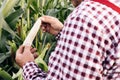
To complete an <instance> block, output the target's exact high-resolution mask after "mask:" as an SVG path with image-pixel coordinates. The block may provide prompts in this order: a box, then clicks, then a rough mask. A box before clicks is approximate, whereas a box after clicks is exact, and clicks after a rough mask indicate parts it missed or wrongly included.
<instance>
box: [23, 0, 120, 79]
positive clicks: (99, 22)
mask: <svg viewBox="0 0 120 80" xmlns="http://www.w3.org/2000/svg"><path fill="white" fill-rule="evenodd" d="M110 1H111V2H113V3H114V4H115V5H119V6H120V0H110ZM48 67H49V70H48V73H44V72H43V71H42V70H41V69H40V68H38V66H37V65H36V64H35V63H34V62H29V63H27V64H25V65H24V67H23V76H24V79H25V80H120V14H118V13H117V12H116V11H114V10H112V9H111V8H110V7H107V6H105V5H103V4H100V3H98V2H94V1H91V0H84V1H83V2H82V3H81V4H80V5H79V6H78V7H76V8H75V9H74V11H73V12H72V13H71V14H70V15H69V16H68V18H67V19H66V21H65V23H64V28H63V30H62V31H61V36H60V39H59V40H58V42H57V47H56V48H55V51H54V52H52V53H51V56H50V58H49V65H48Z"/></svg>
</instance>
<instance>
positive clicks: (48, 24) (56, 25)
mask: <svg viewBox="0 0 120 80" xmlns="http://www.w3.org/2000/svg"><path fill="white" fill-rule="evenodd" d="M41 20H42V25H41V28H42V30H43V31H44V32H49V33H51V34H53V35H57V34H58V33H59V32H60V30H62V28H63V24H62V23H61V22H60V21H59V20H58V19H57V18H55V17H51V16H42V17H41Z"/></svg>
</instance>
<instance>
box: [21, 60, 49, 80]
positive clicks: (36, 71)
mask: <svg viewBox="0 0 120 80" xmlns="http://www.w3.org/2000/svg"><path fill="white" fill-rule="evenodd" d="M23 77H24V80H45V78H46V77H47V73H45V72H43V71H42V70H41V69H40V68H39V67H38V66H37V64H35V63H34V62H28V63H26V64H25V65H24V66H23Z"/></svg>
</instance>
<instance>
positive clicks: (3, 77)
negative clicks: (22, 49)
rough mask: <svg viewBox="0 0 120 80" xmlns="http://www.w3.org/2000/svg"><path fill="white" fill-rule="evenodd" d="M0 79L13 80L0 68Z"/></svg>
mask: <svg viewBox="0 0 120 80" xmlns="http://www.w3.org/2000/svg"><path fill="white" fill-rule="evenodd" d="M1 78H2V79H3V80H13V79H12V77H11V75H9V74H8V73H7V72H6V71H4V70H3V69H2V68H0V80H1Z"/></svg>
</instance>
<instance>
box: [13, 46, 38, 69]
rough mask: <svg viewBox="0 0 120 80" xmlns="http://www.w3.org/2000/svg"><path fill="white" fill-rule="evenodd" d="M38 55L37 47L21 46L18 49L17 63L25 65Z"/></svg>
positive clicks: (21, 65)
mask: <svg viewBox="0 0 120 80" xmlns="http://www.w3.org/2000/svg"><path fill="white" fill-rule="evenodd" d="M35 57H37V55H36V49H35V48H32V47H30V46H23V45H22V46H20V47H19V49H18V50H17V51H16V58H15V60H16V63H17V64H18V65H19V66H20V67H23V65H24V64H26V63H27V62H29V61H34V59H35Z"/></svg>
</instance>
